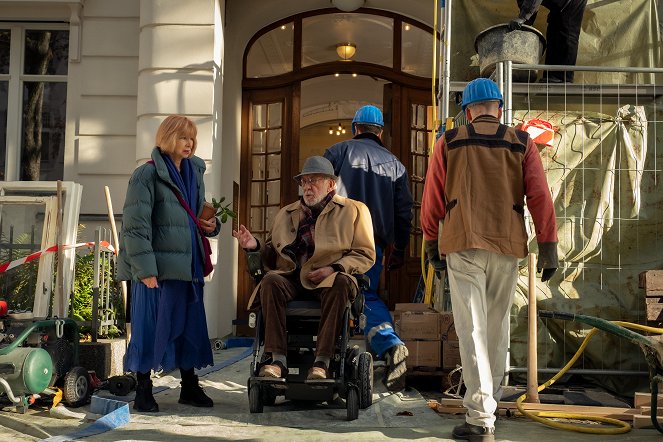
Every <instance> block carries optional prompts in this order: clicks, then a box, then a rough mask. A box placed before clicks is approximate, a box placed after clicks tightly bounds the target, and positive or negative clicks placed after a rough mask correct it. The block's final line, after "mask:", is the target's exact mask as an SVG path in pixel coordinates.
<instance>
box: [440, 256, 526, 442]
mask: <svg viewBox="0 0 663 442" xmlns="http://www.w3.org/2000/svg"><path fill="white" fill-rule="evenodd" d="M447 271H448V275H449V287H450V291H451V305H452V309H453V316H454V325H455V327H456V332H457V333H458V339H459V347H460V359H461V364H462V366H463V381H464V383H465V387H466V392H465V397H464V399H463V405H464V406H465V408H467V414H466V417H465V420H466V424H469V426H468V425H466V424H464V425H461V426H459V427H457V428H454V436H456V437H458V436H460V435H465V436H469V435H481V434H492V432H493V429H494V427H495V410H496V409H497V403H498V402H499V400H500V398H501V396H502V385H501V384H502V379H503V378H504V373H505V371H506V355H507V348H508V342H507V339H508V336H509V334H508V327H509V310H510V308H511V305H512V303H513V296H514V292H515V288H516V282H517V279H518V259H517V258H515V257H513V256H506V255H500V254H498V253H493V252H489V251H486V250H480V249H470V250H464V251H462V252H454V253H449V254H448V255H447ZM461 427H462V428H461ZM484 431H485V432H486V433H483V432H484ZM457 432H458V433H459V434H456V433H457ZM466 433H467V434H466Z"/></svg>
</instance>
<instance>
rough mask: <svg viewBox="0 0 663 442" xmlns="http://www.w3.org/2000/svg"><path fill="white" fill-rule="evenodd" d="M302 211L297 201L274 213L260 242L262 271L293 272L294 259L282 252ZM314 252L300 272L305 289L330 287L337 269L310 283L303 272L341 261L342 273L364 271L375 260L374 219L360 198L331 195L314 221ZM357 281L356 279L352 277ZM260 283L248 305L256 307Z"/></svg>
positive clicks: (292, 234) (294, 232)
mask: <svg viewBox="0 0 663 442" xmlns="http://www.w3.org/2000/svg"><path fill="white" fill-rule="evenodd" d="M300 214H301V203H300V202H299V201H297V202H294V203H292V204H289V205H287V206H285V207H283V208H281V210H280V211H279V212H278V213H277V214H276V217H275V218H274V224H273V227H272V230H271V232H270V233H269V234H268V236H267V238H266V241H265V244H261V245H260V254H261V257H262V262H263V265H264V267H265V272H270V271H272V272H277V273H281V274H286V275H287V274H292V273H293V272H294V271H295V270H296V265H295V262H294V261H293V259H292V258H291V257H290V256H288V255H287V254H285V253H284V252H283V249H284V248H285V247H286V246H288V245H290V244H292V243H293V242H294V241H295V238H296V237H297V228H298V226H299V218H300ZM314 241H315V252H314V253H313V256H312V257H311V259H309V260H308V261H307V262H306V263H305V264H304V265H303V266H302V269H301V272H300V280H301V283H302V286H304V287H306V288H308V289H311V290H312V289H316V288H320V287H331V286H332V285H333V284H334V279H335V278H336V275H337V274H338V273H339V272H335V273H332V274H331V275H329V276H328V277H327V278H325V279H324V280H323V281H321V282H320V283H319V284H317V285H316V284H313V283H311V281H309V280H308V279H306V275H307V274H308V273H309V272H311V271H313V270H316V269H319V268H321V267H326V266H331V265H332V264H340V265H341V266H342V267H343V269H344V272H343V273H345V274H348V275H350V276H351V275H352V274H355V273H366V272H367V271H368V269H370V268H371V267H372V266H373V264H374V263H375V243H374V241H373V222H372V220H371V214H370V212H369V211H368V207H366V205H365V204H364V203H362V202H359V201H355V200H352V199H349V198H344V197H342V196H338V195H334V197H333V198H332V200H331V201H330V202H329V203H328V204H327V205H326V206H325V208H324V209H322V212H321V213H320V215H319V216H318V219H317V220H316V223H315V238H314ZM351 278H352V280H353V282H354V283H355V285H357V280H356V279H355V278H354V277H352V276H351ZM259 290H260V284H258V286H257V287H256V288H255V289H254V290H253V293H252V294H251V298H250V299H249V303H248V306H247V307H248V308H249V309H251V308H253V307H255V305H254V301H255V300H256V295H257V294H258V292H259Z"/></svg>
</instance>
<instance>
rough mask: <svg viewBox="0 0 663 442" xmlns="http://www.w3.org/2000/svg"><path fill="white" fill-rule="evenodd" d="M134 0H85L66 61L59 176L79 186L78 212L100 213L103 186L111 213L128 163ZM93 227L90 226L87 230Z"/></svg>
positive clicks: (118, 206)
mask: <svg viewBox="0 0 663 442" xmlns="http://www.w3.org/2000/svg"><path fill="white" fill-rule="evenodd" d="M138 13H139V11H138V2H137V1H135V0H116V1H114V2H107V1H104V0H86V1H85V3H84V6H83V8H82V10H81V16H80V20H81V43H80V62H71V63H70V64H69V86H68V90H69V96H68V104H69V106H68V115H67V120H68V122H69V126H68V128H67V129H68V131H67V140H68V143H67V145H66V150H65V152H66V153H65V155H66V163H65V179H66V180H71V181H76V182H78V183H81V184H82V185H83V199H82V201H81V214H82V215H85V214H106V202H105V198H104V186H109V187H110V190H111V197H112V198H113V202H114V209H115V211H116V212H121V211H122V204H123V202H124V194H125V193H126V188H127V182H128V180H129V176H130V175H131V172H132V171H133V169H134V163H133V162H132V161H127V158H133V156H134V151H135V144H136V141H135V140H136V102H137V77H136V74H137V71H138V21H139V19H138ZM90 230H91V231H93V230H94V229H90Z"/></svg>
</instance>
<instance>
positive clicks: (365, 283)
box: [352, 273, 371, 292]
mask: <svg viewBox="0 0 663 442" xmlns="http://www.w3.org/2000/svg"><path fill="white" fill-rule="evenodd" d="M352 276H354V277H355V278H357V283H358V284H359V290H361V291H362V292H363V291H366V290H368V288H369V287H370V286H371V280H370V279H369V278H368V276H366V275H365V274H363V273H355V274H354V275H352Z"/></svg>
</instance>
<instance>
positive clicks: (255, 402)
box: [249, 384, 263, 413]
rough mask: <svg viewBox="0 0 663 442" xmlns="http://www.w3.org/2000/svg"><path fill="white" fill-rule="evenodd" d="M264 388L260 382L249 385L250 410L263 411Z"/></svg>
mask: <svg viewBox="0 0 663 442" xmlns="http://www.w3.org/2000/svg"><path fill="white" fill-rule="evenodd" d="M261 390H262V388H261V387H260V385H259V384H254V385H251V386H249V411H250V412H251V413H262V406H263V404H262V394H261V393H262V392H261Z"/></svg>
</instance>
